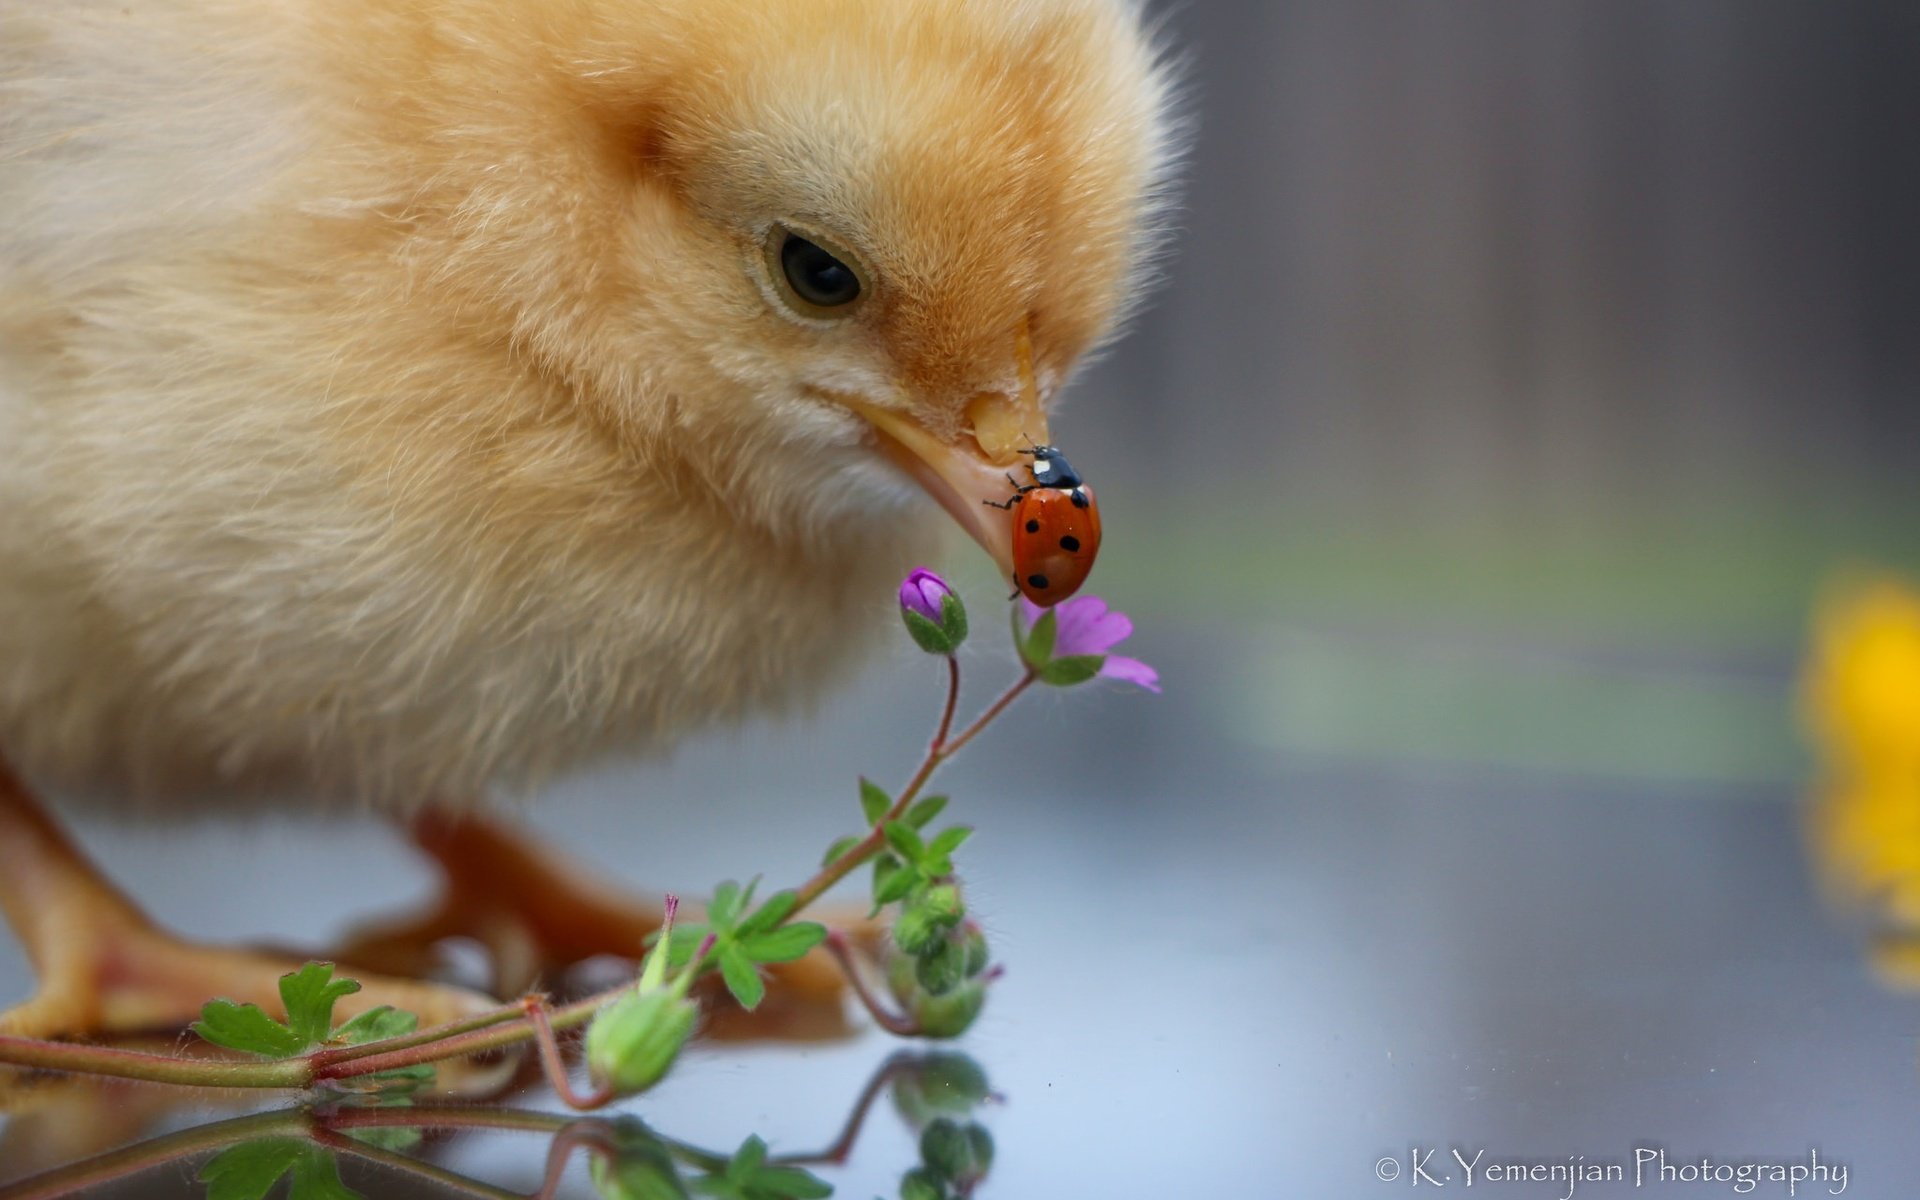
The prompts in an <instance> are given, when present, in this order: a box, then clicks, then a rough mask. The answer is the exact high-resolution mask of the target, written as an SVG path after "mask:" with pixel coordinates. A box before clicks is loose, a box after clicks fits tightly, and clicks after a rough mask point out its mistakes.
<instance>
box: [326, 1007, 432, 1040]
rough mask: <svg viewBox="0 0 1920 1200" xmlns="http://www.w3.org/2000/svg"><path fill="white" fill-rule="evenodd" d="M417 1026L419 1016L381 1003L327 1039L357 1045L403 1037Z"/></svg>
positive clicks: (418, 1025)
mask: <svg viewBox="0 0 1920 1200" xmlns="http://www.w3.org/2000/svg"><path fill="white" fill-rule="evenodd" d="M418 1028H420V1018H419V1017H416V1016H414V1015H413V1014H412V1013H410V1012H404V1011H402V1010H400V1009H397V1008H395V1007H393V1006H392V1005H391V1004H382V1005H381V1006H380V1007H379V1008H370V1009H368V1010H367V1011H366V1012H363V1013H361V1014H360V1015H359V1016H357V1017H355V1018H354V1019H353V1020H351V1021H348V1022H347V1023H346V1024H344V1025H342V1026H340V1028H338V1029H336V1030H334V1031H333V1037H332V1038H330V1039H329V1040H330V1041H335V1042H342V1043H344V1044H346V1045H349V1046H359V1045H363V1044H365V1043H367V1042H382V1041H385V1040H386V1039H388V1038H397V1037H405V1036H407V1035H408V1034H409V1033H412V1032H413V1031H414V1030H416V1029H418Z"/></svg>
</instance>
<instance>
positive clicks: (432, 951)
mask: <svg viewBox="0 0 1920 1200" xmlns="http://www.w3.org/2000/svg"><path fill="white" fill-rule="evenodd" d="M412 833H413V838H414V841H415V843H416V844H417V845H418V846H419V847H420V849H421V850H422V851H424V852H425V853H426V854H427V855H428V857H430V858H432V859H433V860H434V861H435V862H436V863H437V864H438V865H439V867H440V869H441V872H442V877H443V888H442V891H441V894H440V896H439V898H438V899H437V900H435V901H434V902H433V903H431V904H429V905H428V906H427V907H426V908H425V909H424V910H422V911H420V912H418V913H414V914H411V915H408V916H405V917H401V918H399V919H396V920H393V921H390V922H382V923H379V924H376V925H370V926H367V927H364V928H362V929H360V930H358V931H356V932H355V933H354V934H353V935H352V936H351V937H350V938H349V940H348V941H347V943H346V945H344V946H342V947H341V948H340V949H339V951H338V958H339V959H340V961H342V962H343V963H349V964H353V965H355V966H365V967H367V968H370V969H373V970H377V971H385V972H388V973H391V974H398V975H424V974H427V973H429V972H431V971H432V970H434V969H435V967H436V966H437V965H438V956H439V951H440V947H441V944H442V943H443V942H445V941H446V940H448V939H452V938H470V939H473V940H474V941H477V942H479V943H480V945H481V946H482V947H484V948H485V949H486V951H487V952H488V957H489V960H490V963H491V969H492V980H491V987H492V989H493V991H494V992H495V993H497V994H498V995H502V996H513V995H519V994H522V993H524V992H527V991H530V990H533V989H535V988H538V987H551V986H552V985H553V984H554V983H555V981H557V980H558V979H559V978H560V977H561V976H562V975H563V974H564V973H565V972H566V971H567V969H568V968H570V967H573V966H575V965H577V964H579V963H582V962H585V961H586V960H588V959H591V958H598V957H602V956H612V957H616V958H625V959H638V958H639V957H640V956H641V955H642V954H643V953H644V952H645V946H646V939H647V937H648V936H649V935H651V934H652V933H653V932H654V931H655V930H657V929H659V928H660V920H661V915H662V907H661V902H660V901H659V900H655V899H651V898H648V897H644V896H639V895H635V894H633V893H631V892H628V891H626V890H625V889H623V888H620V887H619V886H617V885H615V884H612V883H610V882H608V881H606V880H604V879H601V878H599V877H597V876H595V875H594V874H593V873H592V872H590V871H589V870H587V869H586V868H584V867H582V866H581V865H580V864H579V863H578V862H575V861H573V860H572V859H569V858H568V857H567V856H566V855H564V854H563V853H561V852H560V851H558V850H556V849H554V848H553V847H551V846H547V845H544V844H542V843H541V842H540V841H539V840H538V839H536V838H535V837H533V836H532V835H531V834H529V833H528V832H527V831H525V830H522V829H516V828H513V827H511V826H507V825H503V824H500V823H498V822H495V821H491V820H488V819H486V818H484V817H476V816H470V815H465V814H457V813H453V812H450V811H447V810H444V809H434V810H430V811H428V812H427V813H426V814H425V815H423V816H421V817H419V818H417V819H416V820H415V821H414V823H413V829H412ZM680 912H681V916H682V919H683V920H687V921H698V920H700V919H701V917H700V914H699V911H698V909H697V907H696V906H694V905H691V904H688V905H683V906H682V907H681V909H680ZM829 923H834V924H844V923H843V922H834V921H831V920H830V922H829ZM852 923H854V924H864V921H863V919H862V918H860V917H858V916H854V917H853V918H852ZM767 977H768V979H767V982H768V988H767V997H766V999H765V1001H763V1002H762V1004H761V1005H760V1007H759V1008H758V1009H757V1010H755V1011H754V1012H752V1013H746V1012H743V1011H741V1010H740V1009H739V1008H738V1007H737V1006H735V1005H733V1004H732V1003H731V1002H728V1001H725V1000H724V998H723V997H724V993H723V992H719V991H718V989H715V990H714V993H713V994H712V995H711V996H710V997H709V998H710V999H712V1000H713V1001H714V1003H712V1004H710V1005H709V1009H710V1014H709V1018H708V1020H707V1022H706V1024H705V1025H704V1026H703V1030H704V1031H705V1033H706V1034H707V1036H710V1037H717V1038H738V1039H761V1038H781V1039H799V1040H808V1041H812V1040H826V1039H831V1038H835V1037H843V1036H847V1035H850V1034H851V1033H853V1032H854V1028H855V1027H854V1026H852V1025H851V1024H850V1023H849V1022H848V1020H847V1017H846V1004H845V1001H846V989H845V985H844V980H843V979H842V977H841V975H840V972H839V969H838V968H837V967H835V966H834V964H833V962H832V960H831V959H829V958H828V957H827V956H826V955H824V954H822V953H820V952H818V951H816V952H815V953H813V954H810V955H808V956H807V957H805V958H803V959H800V960H799V961H797V962H791V963H783V964H780V965H778V966H775V967H772V968H770V969H769V970H768V971H767ZM703 990H704V989H703Z"/></svg>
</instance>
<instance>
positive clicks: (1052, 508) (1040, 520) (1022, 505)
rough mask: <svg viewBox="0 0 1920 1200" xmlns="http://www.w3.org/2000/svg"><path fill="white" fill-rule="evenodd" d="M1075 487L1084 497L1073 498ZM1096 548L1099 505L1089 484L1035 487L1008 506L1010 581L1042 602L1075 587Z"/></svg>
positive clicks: (1084, 575) (1054, 601) (1070, 592)
mask: <svg viewBox="0 0 1920 1200" xmlns="http://www.w3.org/2000/svg"><path fill="white" fill-rule="evenodd" d="M1074 492H1078V493H1080V495H1081V496H1082V497H1084V499H1085V501H1086V503H1085V504H1084V505H1083V504H1076V503H1075V502H1074ZM1098 553H1100V508H1099V506H1098V505H1097V504H1096V503H1095V502H1094V499H1093V489H1092V488H1090V487H1088V486H1086V485H1085V484H1081V485H1080V486H1078V487H1077V488H1074V489H1072V490H1071V491H1069V490H1067V489H1063V488H1050V487H1036V488H1029V489H1028V490H1027V491H1025V492H1022V493H1021V494H1020V499H1019V500H1018V502H1016V503H1015V504H1014V506H1013V581H1014V584H1015V585H1016V586H1018V587H1019V589H1020V593H1021V594H1022V595H1024V596H1025V597H1026V598H1027V599H1029V600H1031V601H1033V602H1034V603H1035V604H1037V605H1039V606H1040V607H1041V608H1052V607H1053V606H1054V605H1056V604H1058V603H1060V602H1061V601H1062V600H1065V599H1066V598H1067V597H1068V596H1071V595H1073V594H1074V593H1075V592H1077V591H1079V590H1080V585H1081V584H1083V583H1085V582H1086V581H1087V575H1088V573H1089V572H1091V571H1092V570H1093V559H1094V556H1095V555H1096V554H1098Z"/></svg>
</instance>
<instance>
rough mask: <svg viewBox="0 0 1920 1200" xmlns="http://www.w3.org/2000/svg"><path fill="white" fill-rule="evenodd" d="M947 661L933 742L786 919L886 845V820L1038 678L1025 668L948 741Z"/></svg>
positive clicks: (953, 680)
mask: <svg viewBox="0 0 1920 1200" xmlns="http://www.w3.org/2000/svg"><path fill="white" fill-rule="evenodd" d="M947 661H948V663H949V664H950V665H951V667H952V670H951V671H950V673H949V675H948V687H947V706H946V712H945V715H944V716H942V718H941V721H940V732H939V734H938V735H936V736H935V738H934V740H933V743H932V744H931V745H929V746H928V747H927V753H926V757H925V758H923V759H921V760H920V766H919V768H918V769H917V770H915V771H914V773H913V778H911V779H909V780H908V781H907V786H906V787H905V788H903V789H901V792H900V795H899V797H898V798H897V799H895V800H894V802H893V807H892V808H889V809H888V810H887V811H886V812H885V813H884V814H882V816H881V817H880V819H879V820H878V821H875V822H874V823H873V828H872V829H871V830H869V831H868V832H867V836H866V837H864V838H861V839H860V840H859V841H858V842H856V843H854V845H853V846H852V848H850V849H849V850H848V851H847V852H846V853H844V854H842V855H841V856H840V857H839V858H836V859H834V860H833V861H832V862H831V863H828V864H827V865H826V866H824V867H822V868H820V870H819V872H818V873H816V874H815V875H814V877H813V878H812V879H809V880H807V882H806V883H805V884H803V885H802V886H801V887H800V889H799V894H798V899H797V900H796V901H795V902H794V906H793V911H792V912H791V913H789V914H788V915H787V919H788V920H792V919H793V917H794V916H796V915H798V914H799V912H800V910H802V909H804V908H806V907H807V905H809V904H811V903H813V902H814V901H815V900H818V899H819V898H820V897H821V896H822V895H824V894H825V893H826V891H827V889H829V888H831V887H832V886H833V885H834V884H836V883H839V882H840V881H841V880H842V879H845V878H846V877H847V876H848V875H849V874H851V873H852V872H853V871H854V869H855V868H857V867H859V866H860V864H862V863H864V862H866V861H867V860H868V859H870V858H872V857H873V856H874V855H875V854H878V853H879V852H880V850H881V849H882V848H883V847H884V846H885V845H886V844H887V835H886V828H887V823H888V822H889V821H897V820H899V819H900V818H901V817H902V816H904V815H905V814H906V811H907V809H908V808H909V807H911V806H912V804H913V802H914V800H915V799H917V798H918V797H919V795H920V789H921V788H923V787H925V786H926V785H927V781H928V780H930V779H932V778H933V773H934V772H935V771H937V770H939V769H940V766H941V764H942V763H944V762H946V761H947V760H948V759H950V758H952V757H953V756H954V755H955V754H958V753H959V752H960V750H961V749H962V748H963V747H965V746H966V744H967V743H968V742H971V741H972V740H973V739H974V738H975V737H977V736H979V733H980V731H981V730H983V729H985V728H986V727H987V726H988V725H991V724H992V723H993V721H994V719H995V718H997V717H998V716H999V715H1000V714H1001V713H1003V712H1005V711H1007V706H1008V705H1010V704H1012V703H1013V702H1014V701H1015V700H1018V699H1019V698H1020V695H1021V693H1023V692H1025V691H1026V690H1027V689H1028V688H1030V687H1032V686H1033V681H1034V680H1035V679H1036V678H1038V676H1036V675H1035V674H1034V673H1033V671H1032V670H1028V671H1027V673H1026V674H1025V675H1023V676H1021V677H1020V679H1019V680H1017V681H1016V682H1015V683H1014V684H1013V686H1012V687H1009V688H1008V689H1007V690H1006V691H1004V692H1002V693H1000V696H999V698H998V699H996V700H995V701H994V702H993V703H992V704H990V705H988V706H987V709H986V711H985V712H983V713H981V714H980V715H979V716H978V717H975V718H974V720H973V723H972V724H971V725H968V726H967V727H966V728H965V729H964V730H962V731H961V732H960V735H959V736H958V737H955V738H953V739H952V740H951V741H949V740H948V739H947V736H946V734H947V731H948V729H949V728H951V726H952V722H953V706H954V697H955V696H957V695H958V694H959V690H960V668H959V664H958V663H955V662H954V661H953V660H952V659H948V660H947Z"/></svg>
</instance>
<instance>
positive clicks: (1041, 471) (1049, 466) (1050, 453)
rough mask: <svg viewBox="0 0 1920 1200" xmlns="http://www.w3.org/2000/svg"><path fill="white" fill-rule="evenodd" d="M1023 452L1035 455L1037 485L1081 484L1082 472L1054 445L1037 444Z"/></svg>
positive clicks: (1065, 486)
mask: <svg viewBox="0 0 1920 1200" xmlns="http://www.w3.org/2000/svg"><path fill="white" fill-rule="evenodd" d="M1021 453H1022V454H1031V455H1032V456H1033V482H1034V485H1035V486H1037V487H1048V488H1076V487H1079V486H1080V482H1081V480H1080V473H1079V472H1078V471H1075V470H1074V469H1073V464H1072V463H1069V462H1068V461H1067V456H1066V455H1064V454H1062V453H1060V451H1059V449H1058V448H1056V447H1053V446H1035V447H1034V448H1033V449H1031V450H1023V451H1021Z"/></svg>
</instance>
